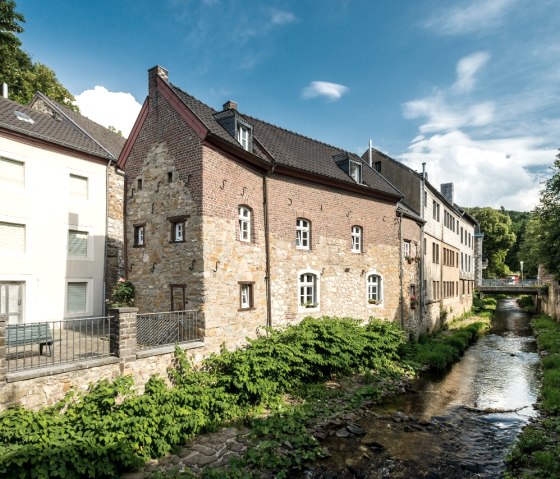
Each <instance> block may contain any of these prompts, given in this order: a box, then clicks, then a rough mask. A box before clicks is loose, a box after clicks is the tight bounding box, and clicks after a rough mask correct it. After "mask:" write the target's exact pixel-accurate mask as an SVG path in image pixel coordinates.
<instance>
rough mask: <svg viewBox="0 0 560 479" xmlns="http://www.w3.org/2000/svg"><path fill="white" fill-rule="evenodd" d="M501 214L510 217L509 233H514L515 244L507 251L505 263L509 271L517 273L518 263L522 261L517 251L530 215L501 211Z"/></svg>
mask: <svg viewBox="0 0 560 479" xmlns="http://www.w3.org/2000/svg"><path fill="white" fill-rule="evenodd" d="M502 212H503V213H505V214H507V215H508V216H509V217H510V219H511V231H512V233H515V243H514V244H513V246H512V247H511V248H510V249H509V250H508V252H507V255H506V261H505V262H506V265H507V266H508V268H509V269H510V271H519V270H520V263H519V261H524V258H523V257H522V256H521V255H520V253H519V250H520V247H521V243H522V242H523V239H524V236H525V230H526V228H527V223H528V221H529V219H530V218H531V216H532V215H531V213H530V212H528V211H510V210H502ZM524 266H526V265H524ZM525 272H526V273H527V269H526V268H525ZM527 276H529V273H527Z"/></svg>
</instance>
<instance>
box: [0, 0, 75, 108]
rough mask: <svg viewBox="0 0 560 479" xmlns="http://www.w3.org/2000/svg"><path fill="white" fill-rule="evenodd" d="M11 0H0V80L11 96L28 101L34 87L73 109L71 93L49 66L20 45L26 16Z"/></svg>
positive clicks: (13, 98) (14, 98) (35, 89)
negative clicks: (38, 60) (32, 57)
mask: <svg viewBox="0 0 560 479" xmlns="http://www.w3.org/2000/svg"><path fill="white" fill-rule="evenodd" d="M15 9H16V3H15V1H14V0H0V82H5V83H7V84H8V86H9V91H10V93H9V95H10V99H12V100H14V101H17V102H19V103H22V104H28V103H29V102H30V101H31V99H32V98H33V95H35V93H36V92H37V91H40V92H41V93H44V94H45V95H47V96H48V97H49V98H50V99H51V100H54V101H56V102H58V103H60V104H62V105H64V106H67V107H69V108H71V109H73V110H76V111H77V110H78V107H77V105H75V104H74V101H75V98H74V96H73V95H72V94H71V93H70V92H69V91H68V90H67V89H66V88H65V87H64V86H63V85H62V84H61V83H60V82H59V81H58V79H57V78H56V74H55V73H54V71H53V70H52V69H50V68H49V67H48V66H46V65H43V64H42V63H39V62H33V61H32V59H31V57H30V56H29V55H28V54H27V53H26V52H25V51H23V50H22V49H21V40H20V39H19V37H18V34H19V33H22V32H23V27H22V26H21V24H22V23H25V19H24V17H23V15H22V14H21V13H18V12H16V10H15Z"/></svg>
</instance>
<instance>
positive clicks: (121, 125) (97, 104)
mask: <svg viewBox="0 0 560 479" xmlns="http://www.w3.org/2000/svg"><path fill="white" fill-rule="evenodd" d="M76 103H77V104H78V106H79V107H80V112H81V113H82V115H84V116H87V117H88V118H90V119H91V120H93V121H95V122H97V123H99V124H100V125H103V126H105V127H108V126H114V127H115V128H116V129H117V130H121V131H122V133H123V135H124V136H125V137H127V136H128V135H129V133H130V130H131V129H132V127H133V126H134V122H135V121H136V117H137V116H138V113H140V109H141V108H142V105H141V104H140V103H138V102H137V101H136V99H135V98H134V97H133V96H132V95H131V94H130V93H124V92H111V91H109V90H107V89H106V88H105V87H103V86H99V85H97V86H96V87H95V88H93V90H85V91H84V92H82V93H80V94H79V95H76Z"/></svg>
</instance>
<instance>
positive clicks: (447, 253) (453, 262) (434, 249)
mask: <svg viewBox="0 0 560 479" xmlns="http://www.w3.org/2000/svg"><path fill="white" fill-rule="evenodd" d="M362 158H363V159H364V160H365V161H366V162H367V163H368V164H370V165H371V167H372V168H373V169H374V170H376V171H377V172H379V173H380V174H382V175H383V176H384V177H385V178H387V179H388V180H389V181H391V183H392V184H393V185H395V186H396V187H397V188H398V189H399V190H400V191H401V192H402V193H403V195H404V196H405V198H404V201H406V202H407V204H408V205H410V208H411V209H412V211H413V212H414V213H416V214H417V215H418V216H420V217H421V218H422V219H424V221H425V224H424V226H423V228H422V232H421V236H422V245H423V248H422V250H423V255H422V261H421V268H420V276H421V279H420V281H421V282H420V284H421V286H422V288H421V289H422V292H421V294H420V300H421V311H422V315H423V317H424V318H425V319H424V320H423V323H425V324H427V325H430V327H431V328H434V327H438V326H440V325H441V324H443V322H445V320H446V319H451V318H454V317H456V316H459V315H461V314H463V313H464V312H466V311H470V309H471V307H472V295H473V291H474V287H475V278H476V277H477V274H480V271H481V267H482V265H481V261H480V258H481V251H482V238H483V234H481V233H480V232H479V227H478V223H477V222H476V220H475V219H474V218H473V217H472V216H470V215H469V214H468V213H467V212H466V211H465V210H464V209H463V208H461V207H460V206H459V205H457V204H456V203H455V198H454V188H453V183H445V184H442V185H441V188H440V190H439V191H438V190H437V189H436V188H435V187H434V186H433V185H432V184H430V182H429V181H428V174H427V173H426V172H425V171H423V172H421V173H418V172H416V171H414V170H412V169H411V168H409V167H407V166H406V165H404V164H402V163H400V162H398V161H396V160H394V159H393V158H391V157H389V156H387V155H385V154H384V153H382V152H380V151H378V150H376V149H374V148H370V149H369V150H368V151H366V152H365V153H364V154H363V155H362Z"/></svg>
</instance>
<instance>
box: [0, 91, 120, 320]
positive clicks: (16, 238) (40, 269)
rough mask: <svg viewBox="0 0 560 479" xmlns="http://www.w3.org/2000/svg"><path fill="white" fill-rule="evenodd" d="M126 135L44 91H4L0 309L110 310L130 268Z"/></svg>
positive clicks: (44, 312)
mask: <svg viewBox="0 0 560 479" xmlns="http://www.w3.org/2000/svg"><path fill="white" fill-rule="evenodd" d="M123 144H124V138H121V137H119V136H118V135H116V134H114V133H112V132H110V131H109V130H107V129H105V128H103V127H102V126H100V125H98V124H96V123H94V122H92V121H91V120H88V119H87V118H85V117H83V116H81V115H80V114H78V113H76V112H73V111H71V110H69V109H67V108H65V107H63V106H60V105H58V104H56V103H54V102H52V101H51V100H50V99H49V98H47V97H46V96H44V95H42V94H40V93H37V94H36V96H35V97H34V99H33V101H32V102H31V104H30V105H29V107H26V106H23V105H20V104H18V103H15V102H13V101H10V100H9V99H7V98H0V307H1V309H0V314H2V315H7V316H8V322H9V323H22V322H34V321H45V320H60V319H63V318H71V317H78V316H93V315H101V314H103V313H104V300H105V297H106V291H107V290H108V289H109V288H110V287H111V285H112V284H114V283H115V281H116V280H117V278H118V275H119V274H123V266H124V258H123V254H122V236H123V231H122V205H123V187H124V177H123V175H122V173H120V174H119V173H118V172H117V170H116V160H117V158H118V155H119V153H120V150H121V148H122V146H123Z"/></svg>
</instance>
